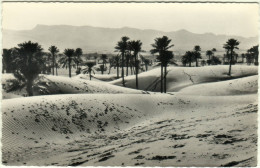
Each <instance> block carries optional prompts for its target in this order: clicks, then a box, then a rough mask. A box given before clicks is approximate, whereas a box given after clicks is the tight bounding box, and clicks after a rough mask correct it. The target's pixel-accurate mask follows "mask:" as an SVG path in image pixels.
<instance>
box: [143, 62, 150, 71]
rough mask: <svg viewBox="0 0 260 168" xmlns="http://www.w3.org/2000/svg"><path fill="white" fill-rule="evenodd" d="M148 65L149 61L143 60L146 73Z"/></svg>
mask: <svg viewBox="0 0 260 168" xmlns="http://www.w3.org/2000/svg"><path fill="white" fill-rule="evenodd" d="M149 64H150V60H149V59H144V65H145V70H146V71H148V65H149Z"/></svg>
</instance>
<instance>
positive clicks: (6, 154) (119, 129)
mask: <svg viewBox="0 0 260 168" xmlns="http://www.w3.org/2000/svg"><path fill="white" fill-rule="evenodd" d="M256 99H257V97H256V95H247V96H219V97H208V96H203V97H200V98H198V97H197V96H180V95H178V96H176V95H169V94H164V95H162V94H160V93H158V94H151V95H142V94H139V95H138V94H130V95H129V94H128V95H125V94H117V95H115V94H74V95H62V96H61V95H51V96H36V97H28V98H16V99H9V100H3V101H2V121H3V129H2V137H3V138H2V143H3V149H2V151H3V163H4V164H7V165H72V166H76V165H82V166H86V165H94V166H98V165H101V166H102V165H110V166H122V165H125V166H134V165H135V166H136V165H143V164H144V165H146V166H149V165H150V166H184V165H185V166H203V165H207V166H209V164H210V166H220V165H232V164H235V165H238V166H239V165H247V166H255V165H256V158H255V156H257V155H256V152H257V150H256V149H257V147H256V143H257V129H256V128H257V125H256V124H257V121H256V119H257V117H256V116H257V106H256V105H255V104H256ZM191 149H192V151H191ZM212 159H214V161H213V160H212Z"/></svg>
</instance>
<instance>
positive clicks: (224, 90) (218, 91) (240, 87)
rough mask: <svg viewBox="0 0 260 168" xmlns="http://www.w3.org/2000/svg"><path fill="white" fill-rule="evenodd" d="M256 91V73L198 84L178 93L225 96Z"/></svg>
mask: <svg viewBox="0 0 260 168" xmlns="http://www.w3.org/2000/svg"><path fill="white" fill-rule="evenodd" d="M257 91H258V75H255V76H250V77H244V78H239V79H233V80H227V81H221V82H214V83H207V84H198V85H194V86H190V87H186V88H184V89H181V90H180V91H179V92H178V94H188V95H198V96H200V95H203V96H226V95H244V94H254V93H255V94H256V93H257Z"/></svg>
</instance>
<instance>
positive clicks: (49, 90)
mask: <svg viewBox="0 0 260 168" xmlns="http://www.w3.org/2000/svg"><path fill="white" fill-rule="evenodd" d="M14 81H16V79H15V78H14V76H13V75H12V74H3V79H2V84H3V85H4V88H6V87H8V86H9V85H11V84H12V85H13V82H14ZM9 87H11V86H9ZM5 92H6V90H5V91H4V93H5ZM76 93H109V94H110V93H113V94H120V93H128V94H133V93H134V94H141V93H145V92H142V91H138V90H134V89H129V88H124V87H120V86H115V85H112V84H108V83H106V82H102V81H89V80H84V79H80V78H76V77H74V78H68V77H62V76H52V75H40V77H39V79H38V80H36V81H35V86H34V95H52V94H76ZM26 94H27V93H26V90H25V89H24V88H23V89H21V90H20V89H19V88H17V89H12V91H10V92H8V93H5V94H3V99H5V98H14V97H19V96H24V95H26Z"/></svg>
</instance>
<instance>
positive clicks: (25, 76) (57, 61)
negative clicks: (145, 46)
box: [2, 36, 259, 96]
mask: <svg viewBox="0 0 260 168" xmlns="http://www.w3.org/2000/svg"><path fill="white" fill-rule="evenodd" d="M171 41H172V40H171V39H169V38H168V37H167V36H163V37H158V38H155V40H154V43H153V44H151V46H152V49H151V50H150V53H151V54H156V55H157V56H156V60H157V62H158V65H159V66H160V67H161V79H160V87H161V92H162V93H163V92H164V93H166V90H167V86H166V84H167V81H166V80H167V67H168V65H169V64H170V63H174V60H173V58H174V54H173V51H171V49H172V47H173V46H174V45H173V44H172V43H171ZM239 44H240V43H239V41H237V40H236V39H228V40H227V42H226V43H225V44H224V45H223V48H224V49H225V50H226V53H225V54H224V56H223V64H229V69H228V75H230V76H231V69H232V65H233V64H235V63H237V60H238V59H237V57H238V54H237V53H236V50H238V49H239V48H238V46H239ZM48 51H49V52H44V51H43V48H42V47H41V45H39V44H38V43H34V42H31V41H28V42H24V43H21V44H18V45H17V47H14V48H11V49H3V53H2V62H3V66H2V73H13V74H14V76H15V77H16V79H17V80H18V81H19V84H20V86H21V87H26V91H27V94H28V96H33V85H34V80H35V79H36V78H37V77H38V76H39V74H52V75H58V68H66V69H68V71H69V77H71V75H72V72H71V71H72V67H73V68H76V74H80V73H88V74H89V77H90V80H91V77H92V73H94V66H95V65H96V63H95V62H94V61H93V60H92V61H91V60H86V61H83V59H82V56H83V52H82V49H81V48H76V49H70V48H67V49H65V50H64V51H63V53H60V50H59V49H58V48H57V47H56V46H54V45H52V46H50V47H49V48H48ZM115 51H116V52H118V54H117V55H114V56H112V57H109V58H108V56H107V55H106V54H102V55H101V56H100V59H101V60H102V65H101V66H100V67H99V70H100V71H101V74H104V71H106V70H107V68H106V64H107V63H108V64H109V65H110V66H109V70H108V71H109V72H108V74H110V72H111V68H112V67H114V68H116V74H117V78H120V76H121V78H122V86H125V76H128V75H130V74H131V75H135V80H136V83H135V85H136V89H138V88H139V81H138V74H139V73H140V70H142V71H144V70H143V67H142V66H141V65H145V69H146V71H147V70H148V65H151V64H152V60H150V59H147V58H145V57H144V56H142V54H141V53H142V52H144V51H143V50H142V42H141V41H140V40H130V38H129V37H127V36H123V37H122V38H121V39H120V41H118V42H117V44H116V46H115ZM215 52H216V49H215V48H213V49H209V50H207V51H206V53H205V54H206V56H207V57H208V60H207V61H205V60H201V62H200V65H201V66H204V65H206V64H208V65H217V64H221V61H220V60H219V58H218V57H217V56H215V55H214V53H215ZM258 54H259V52H258V45H257V46H253V47H252V48H250V49H248V50H247V53H243V54H241V57H242V63H244V59H246V62H247V64H248V65H250V64H252V63H254V64H255V65H258ZM201 58H202V57H201V47H200V46H199V45H195V46H194V48H193V49H192V50H191V51H187V52H186V53H185V54H184V55H183V56H182V57H181V62H182V64H183V66H186V65H187V64H188V65H189V67H191V64H192V63H193V62H195V64H196V67H198V66H199V62H198V61H199V59H201ZM95 59H97V57H95ZM82 65H83V66H84V67H85V68H83V69H81V68H82V67H81V66H82ZM120 69H121V75H120ZM125 71H126V72H125Z"/></svg>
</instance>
